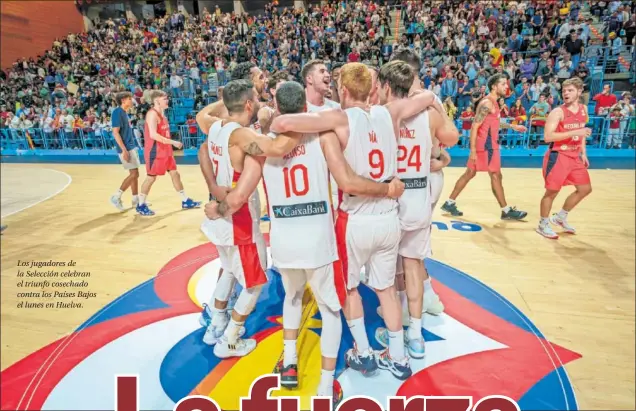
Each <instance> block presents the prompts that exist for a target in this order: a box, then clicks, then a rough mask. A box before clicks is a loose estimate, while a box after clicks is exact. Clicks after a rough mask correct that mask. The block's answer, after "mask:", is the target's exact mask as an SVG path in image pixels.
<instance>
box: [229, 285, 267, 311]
mask: <svg viewBox="0 0 636 411" xmlns="http://www.w3.org/2000/svg"><path fill="white" fill-rule="evenodd" d="M262 288H263V286H261V285H257V286H255V287H252V288H243V290H242V291H241V294H239V298H238V300H236V304H235V305H234V311H236V312H237V313H238V314H239V315H249V314H250V313H251V312H252V310H253V309H254V306H255V305H256V301H258V297H259V296H260V295H261V289H262Z"/></svg>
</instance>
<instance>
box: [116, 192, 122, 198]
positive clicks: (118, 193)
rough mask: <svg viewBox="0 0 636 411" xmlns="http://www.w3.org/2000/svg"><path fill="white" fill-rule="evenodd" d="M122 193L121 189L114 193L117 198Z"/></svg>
mask: <svg viewBox="0 0 636 411" xmlns="http://www.w3.org/2000/svg"><path fill="white" fill-rule="evenodd" d="M122 194H124V192H123V191H121V190H117V192H116V193H115V197H117V198H121V195H122Z"/></svg>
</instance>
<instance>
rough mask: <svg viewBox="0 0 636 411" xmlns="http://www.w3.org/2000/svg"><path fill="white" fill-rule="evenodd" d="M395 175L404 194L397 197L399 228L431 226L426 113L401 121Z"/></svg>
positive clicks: (411, 228)
mask: <svg viewBox="0 0 636 411" xmlns="http://www.w3.org/2000/svg"><path fill="white" fill-rule="evenodd" d="M397 159H398V166H397V171H398V176H399V177H400V180H402V181H403V182H404V185H405V190H404V194H402V196H401V197H400V198H399V200H398V203H399V205H400V213H399V214H400V225H401V227H402V230H406V231H411V230H416V229H419V228H424V227H426V226H428V225H429V224H430V220H431V213H430V207H426V206H424V204H428V203H429V201H430V198H429V197H430V188H429V187H428V184H429V179H430V173H431V129H430V126H429V117H428V112H426V111H424V112H423V113H420V114H418V115H417V116H415V117H412V118H410V119H408V120H407V121H404V122H402V125H401V126H400V138H399V142H398V156H397Z"/></svg>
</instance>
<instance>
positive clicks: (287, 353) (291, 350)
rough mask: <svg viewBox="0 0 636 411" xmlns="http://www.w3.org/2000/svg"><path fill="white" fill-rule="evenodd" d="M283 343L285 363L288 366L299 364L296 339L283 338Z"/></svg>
mask: <svg viewBox="0 0 636 411" xmlns="http://www.w3.org/2000/svg"><path fill="white" fill-rule="evenodd" d="M283 344H284V346H283V355H284V356H283V365H284V366H285V367H287V366H288V365H290V364H298V356H297V354H296V340H283Z"/></svg>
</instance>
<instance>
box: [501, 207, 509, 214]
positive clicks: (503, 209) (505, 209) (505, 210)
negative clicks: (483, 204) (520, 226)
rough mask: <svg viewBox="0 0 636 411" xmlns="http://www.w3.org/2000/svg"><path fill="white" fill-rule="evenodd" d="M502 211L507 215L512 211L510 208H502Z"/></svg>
mask: <svg viewBox="0 0 636 411" xmlns="http://www.w3.org/2000/svg"><path fill="white" fill-rule="evenodd" d="M501 211H503V212H504V213H507V212H508V211H510V206H505V207H501Z"/></svg>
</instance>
